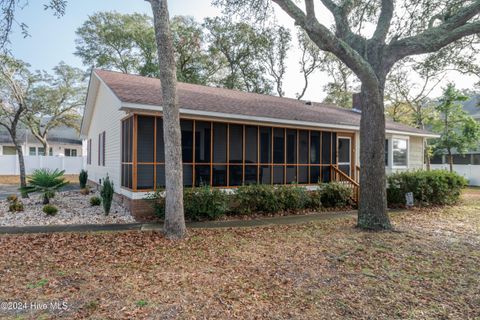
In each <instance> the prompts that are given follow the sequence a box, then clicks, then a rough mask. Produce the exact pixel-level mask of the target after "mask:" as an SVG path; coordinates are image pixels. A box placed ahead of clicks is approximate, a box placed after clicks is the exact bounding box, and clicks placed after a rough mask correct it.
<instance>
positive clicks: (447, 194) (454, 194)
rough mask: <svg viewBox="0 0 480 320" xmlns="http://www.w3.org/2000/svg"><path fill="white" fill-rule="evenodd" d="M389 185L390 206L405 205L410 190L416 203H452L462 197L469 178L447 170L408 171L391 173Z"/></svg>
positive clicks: (426, 204) (424, 204) (421, 204)
mask: <svg viewBox="0 0 480 320" xmlns="http://www.w3.org/2000/svg"><path fill="white" fill-rule="evenodd" d="M387 185H388V187H387V200H388V204H389V206H390V207H402V206H405V201H406V199H405V197H406V196H405V195H406V194H407V193H409V192H411V193H412V194H413V199H414V202H415V205H420V206H428V205H452V204H455V203H457V202H458V200H459V199H460V195H461V191H462V189H463V188H465V187H466V186H467V180H466V179H465V178H464V177H462V176H460V175H458V174H457V173H455V172H448V171H446V170H431V171H407V172H401V173H395V174H392V175H390V176H389V177H388V181H387Z"/></svg>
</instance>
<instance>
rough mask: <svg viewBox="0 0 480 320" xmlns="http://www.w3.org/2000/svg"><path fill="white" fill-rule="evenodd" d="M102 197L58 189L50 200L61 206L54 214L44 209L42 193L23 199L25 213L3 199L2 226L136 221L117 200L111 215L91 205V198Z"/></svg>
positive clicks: (1, 207) (58, 206) (99, 207)
mask: <svg viewBox="0 0 480 320" xmlns="http://www.w3.org/2000/svg"><path fill="white" fill-rule="evenodd" d="M94 196H99V194H98V192H97V193H92V194H90V195H88V196H85V195H82V194H80V192H79V191H64V192H59V193H58V194H57V195H56V196H55V198H53V199H51V201H50V203H51V204H52V205H54V206H56V207H57V208H58V213H57V214H56V215H55V216H48V215H46V214H45V213H44V212H42V208H43V205H42V201H41V199H40V198H41V196H40V195H37V194H34V195H31V197H30V198H29V199H21V201H22V202H23V204H24V211H23V212H9V211H8V206H9V204H8V201H6V200H2V201H0V226H16V227H20V226H42V225H66V224H115V223H133V222H135V219H134V218H133V216H132V215H131V214H130V212H129V211H128V209H126V208H125V207H123V206H122V205H120V204H119V203H116V202H114V203H113V204H112V209H111V211H110V214H109V215H108V216H106V215H105V213H104V211H103V208H102V206H94V207H92V206H91V205H90V198H91V197H94Z"/></svg>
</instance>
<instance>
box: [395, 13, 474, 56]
mask: <svg viewBox="0 0 480 320" xmlns="http://www.w3.org/2000/svg"><path fill="white" fill-rule="evenodd" d="M479 11H480V9H479ZM476 33H480V22H473V23H466V24H464V25H462V26H459V27H457V28H455V29H453V30H450V29H449V26H445V25H443V24H442V25H441V26H439V27H435V28H431V29H428V30H426V31H425V32H423V33H421V34H419V35H416V36H412V37H407V38H403V39H400V40H396V41H393V42H392V43H390V44H389V45H388V48H387V50H386V52H387V53H386V55H387V57H389V58H391V61H392V62H395V61H398V60H401V59H403V58H405V57H407V56H411V55H417V54H424V53H430V52H435V51H437V50H439V49H441V48H443V47H445V46H446V45H448V44H450V43H452V42H455V41H457V40H459V39H461V38H463V37H466V36H469V35H473V34H476Z"/></svg>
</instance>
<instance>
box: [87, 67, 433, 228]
mask: <svg viewBox="0 0 480 320" xmlns="http://www.w3.org/2000/svg"><path fill="white" fill-rule="evenodd" d="M177 89H178V90H177V91H178V100H179V105H180V113H181V128H182V151H183V179H184V185H185V186H193V185H200V184H209V185H212V186H216V187H224V188H229V187H236V186H240V185H242V184H250V183H267V184H289V183H293V182H296V183H299V184H304V185H309V184H312V185H313V184H316V183H317V182H318V181H324V182H329V181H330V180H331V177H332V172H335V173H336V174H337V173H338V170H341V171H342V172H344V173H345V175H348V176H349V177H351V178H352V179H356V176H358V171H357V166H358V165H359V124H360V113H359V112H358V111H354V110H346V109H341V108H338V107H335V106H333V105H329V104H323V103H311V102H304V101H299V100H296V99H288V98H279V97H273V96H267V95H260V94H253V93H245V92H240V91H235V90H227V89H221V88H211V87H206V86H200V85H193V84H186V83H179V84H178V88H177ZM161 116H162V97H161V90H160V80H158V79H154V78H147V77H141V76H136V75H127V74H122V73H117V72H110V71H103V70H94V71H93V72H92V75H91V79H90V84H89V88H88V96H87V101H86V107H85V111H84V117H83V121H82V127H81V134H82V136H83V137H84V138H86V139H87V145H88V157H87V170H88V173H89V179H91V181H92V182H94V183H97V184H99V183H101V181H102V180H103V179H104V178H105V177H106V176H107V175H109V176H110V178H111V179H112V180H113V182H114V184H115V192H116V193H117V194H118V195H120V196H121V197H120V198H121V199H123V200H124V202H125V204H126V205H127V206H128V207H129V208H130V210H131V211H132V213H133V214H134V215H135V216H136V217H137V218H138V219H141V218H142V215H143V214H145V213H147V212H148V211H150V210H151V208H150V206H149V205H148V204H146V203H145V201H142V199H143V198H144V196H145V195H146V193H147V192H149V191H152V190H155V189H157V188H162V187H164V185H165V166H164V145H163V124H162V118H161ZM372 125H373V124H372ZM429 137H436V135H433V134H431V133H429V132H426V131H423V130H419V129H416V128H412V127H408V126H405V125H402V124H399V123H394V122H392V121H387V141H386V145H387V150H386V152H387V160H386V170H387V171H388V172H392V171H396V170H406V169H414V168H423V166H424V161H423V153H424V152H423V151H424V150H423V148H424V140H425V139H426V138H429Z"/></svg>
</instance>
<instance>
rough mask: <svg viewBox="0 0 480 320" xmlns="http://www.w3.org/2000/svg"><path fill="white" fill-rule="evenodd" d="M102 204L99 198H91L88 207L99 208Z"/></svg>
mask: <svg viewBox="0 0 480 320" xmlns="http://www.w3.org/2000/svg"><path fill="white" fill-rule="evenodd" d="M101 203H102V199H100V198H99V197H91V198H90V205H91V206H92V207H95V206H99V205H100V204H101Z"/></svg>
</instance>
